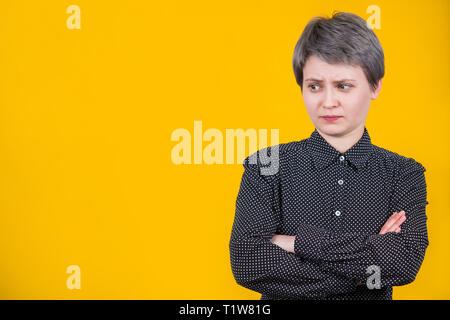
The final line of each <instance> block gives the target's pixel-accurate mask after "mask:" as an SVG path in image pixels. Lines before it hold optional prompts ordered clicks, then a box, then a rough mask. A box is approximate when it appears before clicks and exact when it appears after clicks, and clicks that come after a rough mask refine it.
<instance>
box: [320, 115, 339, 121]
mask: <svg viewBox="0 0 450 320" xmlns="http://www.w3.org/2000/svg"><path fill="white" fill-rule="evenodd" d="M322 118H324V119H325V120H326V121H329V122H333V121H336V120H337V119H339V118H342V117H341V116H322Z"/></svg>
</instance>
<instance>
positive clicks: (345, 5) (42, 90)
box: [0, 0, 450, 299]
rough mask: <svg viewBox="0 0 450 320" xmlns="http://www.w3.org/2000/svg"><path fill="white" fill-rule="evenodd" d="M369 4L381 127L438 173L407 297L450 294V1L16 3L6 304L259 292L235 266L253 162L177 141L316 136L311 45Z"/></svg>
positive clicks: (432, 175) (7, 129)
mask: <svg viewBox="0 0 450 320" xmlns="http://www.w3.org/2000/svg"><path fill="white" fill-rule="evenodd" d="M69 5H78V6H79V8H80V9H81V29H69V28H68V27H67V23H66V22H67V21H66V20H67V19H68V17H69V16H70V14H69V13H67V12H66V9H67V7H68V6H69ZM369 5H377V6H379V8H380V10H381V11H380V12H381V16H380V17H381V29H379V30H375V32H376V34H377V35H378V37H379V39H380V41H381V43H382V45H383V48H384V52H385V56H386V76H385V78H384V80H383V88H382V91H381V94H380V96H379V98H378V99H377V100H376V101H374V102H373V103H372V106H371V111H370V112H369V119H368V122H367V123H366V126H367V128H368V129H369V132H370V135H371V138H372V142H373V143H374V144H376V145H379V146H381V147H385V148H387V149H389V150H392V151H395V152H397V153H400V154H402V155H405V156H409V157H413V158H414V159H416V160H417V161H419V162H420V163H422V164H423V165H424V166H425V167H426V169H427V172H426V177H427V182H428V193H429V195H428V200H429V205H428V207H427V208H428V211H427V213H428V216H429V224H428V226H429V237H430V246H429V249H428V251H427V254H426V258H425V261H424V264H423V266H422V269H421V271H420V273H419V275H418V277H417V279H416V281H415V282H414V283H412V284H410V285H407V286H404V287H401V288H396V289H394V298H396V299H408V298H415V299H449V298H450V289H449V288H450V277H449V275H448V272H450V250H449V249H448V245H449V239H448V234H449V232H448V230H449V228H450V218H449V209H450V203H449V197H448V195H449V184H450V183H449V181H450V174H449V166H448V163H449V160H448V159H449V156H450V151H449V139H450V133H449V129H450V126H449V120H450V119H449V101H450V96H449V78H448V75H449V71H450V68H449V19H450V16H449V14H450V2H449V1H447V0H430V1H423V0H420V1H412V0H408V1H406V0H405V1H382V0H376V1H360V0H358V1H325V0H324V1H284V2H280V1H255V0H253V1H220V2H219V1H171V2H170V3H169V2H167V1H136V0H130V1H88V0H71V1H60V0H58V1H56V0H55V1H48V0H47V1H23V0H22V1H17V0H14V1H12V0H10V1H2V2H1V5H0V41H1V42H0V43H1V44H0V99H1V100H0V121H1V124H0V130H1V133H0V155H1V156H0V174H1V177H0V197H1V198H0V298H2V299H259V297H260V294H258V293H255V292H252V291H250V290H247V289H245V288H243V287H239V286H238V285H237V284H236V283H235V282H234V279H233V277H232V274H231V269H230V265H229V253H228V240H229V235H230V231H231V226H232V222H233V218H234V209H235V207H234V206H235V200H236V196H237V192H238V189H239V183H240V179H241V175H242V172H243V168H242V165H241V164H240V163H239V162H237V161H236V163H235V164H222V165H220V164H214V165H207V164H201V165H198V164H197V165H194V164H191V165H175V164H174V163H173V162H172V159H171V150H172V148H173V147H174V145H176V142H174V141H171V134H172V132H174V130H176V129H178V128H186V129H187V130H189V131H190V132H191V133H192V134H193V132H194V129H193V125H194V121H195V120H200V121H202V124H203V130H204V131H205V130H206V129H209V128H216V129H218V130H220V132H222V133H223V134H224V136H225V132H226V129H237V128H243V129H245V130H246V129H249V128H255V129H268V130H270V129H273V128H277V129H279V130H280V131H279V132H280V142H281V143H283V142H289V141H293V140H301V139H304V138H307V137H308V136H309V135H310V134H311V132H312V130H313V129H314V128H313V126H312V124H311V123H310V121H309V118H308V115H307V113H306V110H305V108H304V105H303V100H302V97H301V92H300V88H299V87H298V86H297V85H296V83H295V79H294V75H293V72H292V66H291V61H292V53H293V49H294V46H295V43H296V41H297V39H298V37H299V36H300V34H301V32H302V30H303V28H304V26H305V24H306V23H307V22H308V20H309V19H310V18H312V17H313V16H316V15H322V14H326V15H330V14H331V13H332V12H333V10H340V11H350V12H353V13H356V14H358V15H360V16H361V17H363V18H365V19H366V18H368V17H369V16H370V14H368V13H366V9H367V7H368V6H369ZM269 136H270V135H269ZM205 144H206V143H204V146H205ZM70 265H77V266H79V267H80V270H81V289H68V287H67V286H66V280H67V278H68V277H69V274H67V273H66V268H67V267H68V266H70Z"/></svg>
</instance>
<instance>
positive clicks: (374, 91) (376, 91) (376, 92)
mask: <svg viewBox="0 0 450 320" xmlns="http://www.w3.org/2000/svg"><path fill="white" fill-rule="evenodd" d="M382 81H383V78H381V79H380V80H378V84H377V87H376V88H375V90H373V91H372V97H371V98H372V100H375V99H376V98H377V97H378V94H379V93H380V90H381V83H382Z"/></svg>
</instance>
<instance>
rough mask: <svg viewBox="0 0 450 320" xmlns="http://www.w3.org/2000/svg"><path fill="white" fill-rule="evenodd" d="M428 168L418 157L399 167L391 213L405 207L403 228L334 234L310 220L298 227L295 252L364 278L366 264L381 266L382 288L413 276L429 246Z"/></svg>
mask: <svg viewBox="0 0 450 320" xmlns="http://www.w3.org/2000/svg"><path fill="white" fill-rule="evenodd" d="M425 171H426V170H425V168H424V167H423V166H422V165H421V164H420V163H418V162H415V161H414V160H413V159H411V158H408V159H407V161H405V163H404V164H403V165H402V167H401V168H400V169H399V170H398V174H397V177H398V178H397V179H396V181H395V184H394V191H393V194H392V200H391V213H394V212H399V211H401V210H404V211H405V213H406V221H405V222H404V223H403V224H402V225H401V232H400V233H395V232H388V233H386V234H384V235H379V234H373V235H369V234H355V233H343V234H335V233H332V232H329V231H327V230H324V229H321V228H317V227H314V226H309V225H301V226H299V228H298V230H297V234H296V239H295V243H294V251H295V254H296V255H299V256H301V257H303V258H305V259H311V260H312V261H316V262H318V263H324V264H325V265H327V266H328V267H330V268H332V269H333V270H334V271H336V272H338V273H339V274H342V275H345V276H347V277H349V278H352V279H358V280H359V281H361V282H363V283H365V282H366V280H367V278H368V276H369V275H370V274H369V275H368V271H367V268H368V267H370V266H376V267H378V268H379V270H380V280H381V287H388V286H400V285H405V284H408V283H411V282H412V281H414V279H415V277H416V275H417V273H418V271H419V269H420V267H421V265H422V261H423V259H424V256H425V251H426V248H427V247H428V244H429V242H428V233H427V224H426V222H427V216H426V205H427V204H428V201H427V186H426V181H425V175H424V172H425Z"/></svg>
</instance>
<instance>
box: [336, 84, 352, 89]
mask: <svg viewBox="0 0 450 320" xmlns="http://www.w3.org/2000/svg"><path fill="white" fill-rule="evenodd" d="M345 87H347V88H345ZM350 87H352V85H351V84H346V83H341V84H340V85H339V88H341V89H344V90H348V89H349V88H350Z"/></svg>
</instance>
